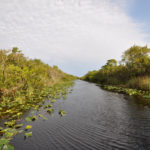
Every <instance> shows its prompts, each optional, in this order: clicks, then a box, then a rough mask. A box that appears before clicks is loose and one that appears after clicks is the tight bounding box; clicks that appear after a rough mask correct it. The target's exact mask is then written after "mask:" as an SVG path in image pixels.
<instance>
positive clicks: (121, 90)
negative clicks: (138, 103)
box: [100, 85, 150, 99]
mask: <svg viewBox="0 0 150 150" xmlns="http://www.w3.org/2000/svg"><path fill="white" fill-rule="evenodd" d="M100 86H101V87H102V88H103V89H105V90H108V91H112V92H117V93H122V94H127V95H130V96H132V95H134V96H135V95H136V96H140V97H143V98H145V99H150V91H142V90H138V89H131V88H125V87H119V86H114V85H100Z"/></svg>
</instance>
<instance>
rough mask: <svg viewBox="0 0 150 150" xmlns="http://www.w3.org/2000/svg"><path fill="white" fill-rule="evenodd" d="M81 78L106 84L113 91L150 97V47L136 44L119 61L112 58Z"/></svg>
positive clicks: (106, 87)
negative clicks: (98, 68)
mask: <svg viewBox="0 0 150 150" xmlns="http://www.w3.org/2000/svg"><path fill="white" fill-rule="evenodd" d="M81 79H82V80H86V81H89V82H95V83H99V84H101V85H105V86H103V87H104V88H105V89H108V90H111V91H117V92H119V91H121V92H122V93H126V94H129V95H144V97H145V98H146V97H147V98H149V97H150V49H149V48H148V47H147V46H144V47H141V46H135V45H134V46H132V47H131V48H129V49H128V50H126V51H125V52H124V54H123V55H122V60H121V61H120V62H119V63H118V62H117V61H116V60H115V59H110V60H108V61H107V63H106V64H105V65H104V66H102V68H101V69H100V70H94V71H90V72H88V73H87V74H86V75H85V76H83V77H82V78H81Z"/></svg>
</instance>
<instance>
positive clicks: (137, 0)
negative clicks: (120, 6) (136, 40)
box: [128, 0, 150, 35]
mask: <svg viewBox="0 0 150 150" xmlns="http://www.w3.org/2000/svg"><path fill="white" fill-rule="evenodd" d="M128 14H129V16H131V17H132V18H133V20H135V21H137V22H139V23H143V24H144V31H145V32H148V34H149V35H150V0H134V2H133V3H132V5H131V7H130V9H129V10H128Z"/></svg>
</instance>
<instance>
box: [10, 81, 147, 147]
mask: <svg viewBox="0 0 150 150" xmlns="http://www.w3.org/2000/svg"><path fill="white" fill-rule="evenodd" d="M54 108H55V113H54V114H53V115H48V114H46V113H45V112H44V110H42V111H41V112H40V113H42V114H43V115H45V116H46V117H47V118H48V120H46V121H43V120H42V119H38V120H37V121H35V122H29V123H26V124H31V125H33V128H32V132H33V136H32V137H31V138H28V139H26V140H24V138H23V133H22V134H19V135H17V136H15V137H14V139H13V140H12V142H11V143H12V144H13V145H14V146H15V149H16V150H150V109H149V108H147V107H144V106H143V105H141V104H138V103H136V102H135V101H134V99H133V98H132V97H129V96H125V95H122V94H118V93H112V92H108V91H104V90H102V89H101V88H100V87H98V86H96V84H93V83H88V82H85V81H80V80H77V81H76V82H75V85H74V87H73V92H72V93H71V94H68V96H67V99H66V100H63V99H60V100H58V101H57V102H56V103H55V105H54ZM60 109H64V110H65V111H67V115H66V116H65V117H60V116H59V115H58V110H60Z"/></svg>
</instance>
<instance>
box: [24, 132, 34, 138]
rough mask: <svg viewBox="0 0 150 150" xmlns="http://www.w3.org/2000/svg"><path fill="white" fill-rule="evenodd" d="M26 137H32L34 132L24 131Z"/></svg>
mask: <svg viewBox="0 0 150 150" xmlns="http://www.w3.org/2000/svg"><path fill="white" fill-rule="evenodd" d="M24 136H25V138H28V137H31V136H32V132H27V133H24Z"/></svg>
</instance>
